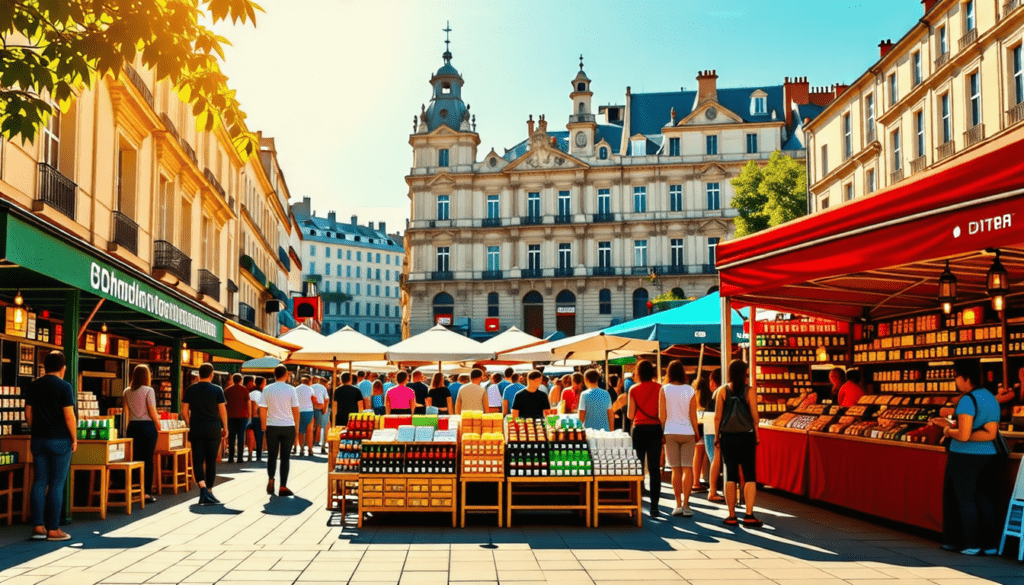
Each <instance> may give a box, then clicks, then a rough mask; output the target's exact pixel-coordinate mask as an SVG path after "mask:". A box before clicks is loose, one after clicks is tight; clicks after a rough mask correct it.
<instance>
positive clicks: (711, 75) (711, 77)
mask: <svg viewBox="0 0 1024 585" xmlns="http://www.w3.org/2000/svg"><path fill="white" fill-rule="evenodd" d="M717 79H718V74H717V73H715V70H714V69H710V70H707V71H701V72H700V73H698V74H697V103H698V104H701V103H704V102H706V101H710V100H716V101H717V100H718V87H717V83H716V80H717Z"/></svg>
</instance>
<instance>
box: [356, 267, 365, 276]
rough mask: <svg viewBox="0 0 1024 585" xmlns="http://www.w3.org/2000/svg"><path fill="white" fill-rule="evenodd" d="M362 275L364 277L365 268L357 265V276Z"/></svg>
mask: <svg viewBox="0 0 1024 585" xmlns="http://www.w3.org/2000/svg"><path fill="white" fill-rule="evenodd" d="M362 277H363V268H362V267H361V266H356V278H362Z"/></svg>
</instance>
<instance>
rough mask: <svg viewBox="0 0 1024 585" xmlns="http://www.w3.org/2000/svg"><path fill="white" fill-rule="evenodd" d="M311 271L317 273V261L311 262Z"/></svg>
mask: <svg viewBox="0 0 1024 585" xmlns="http://www.w3.org/2000/svg"><path fill="white" fill-rule="evenodd" d="M309 273H310V274H316V262H310V263H309Z"/></svg>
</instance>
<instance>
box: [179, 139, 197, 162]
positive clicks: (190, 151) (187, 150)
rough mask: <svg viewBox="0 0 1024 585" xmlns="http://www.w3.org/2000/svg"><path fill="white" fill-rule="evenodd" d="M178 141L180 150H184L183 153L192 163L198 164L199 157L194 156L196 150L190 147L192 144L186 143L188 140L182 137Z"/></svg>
mask: <svg viewBox="0 0 1024 585" xmlns="http://www.w3.org/2000/svg"><path fill="white" fill-rule="evenodd" d="M178 142H180V143H181V148H182V150H184V151H185V154H187V155H188V157H189V158H190V159H192V164H194V165H196V166H199V158H198V157H196V151H195V149H193V148H192V145H191V144H189V143H188V140H185V139H184V138H182V139H181V140H179V141H178Z"/></svg>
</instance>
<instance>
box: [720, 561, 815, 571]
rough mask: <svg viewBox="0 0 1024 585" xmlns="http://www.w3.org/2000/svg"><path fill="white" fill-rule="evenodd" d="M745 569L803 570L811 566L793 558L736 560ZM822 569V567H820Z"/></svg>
mask: <svg viewBox="0 0 1024 585" xmlns="http://www.w3.org/2000/svg"><path fill="white" fill-rule="evenodd" d="M736 560H737V561H739V563H740V564H741V565H743V566H744V567H749V568H751V569H787V568H790V569H803V568H808V567H810V565H809V564H808V563H807V562H805V561H801V560H799V559H793V558H771V559H756V558H755V559H736ZM819 568H820V567H819Z"/></svg>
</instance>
